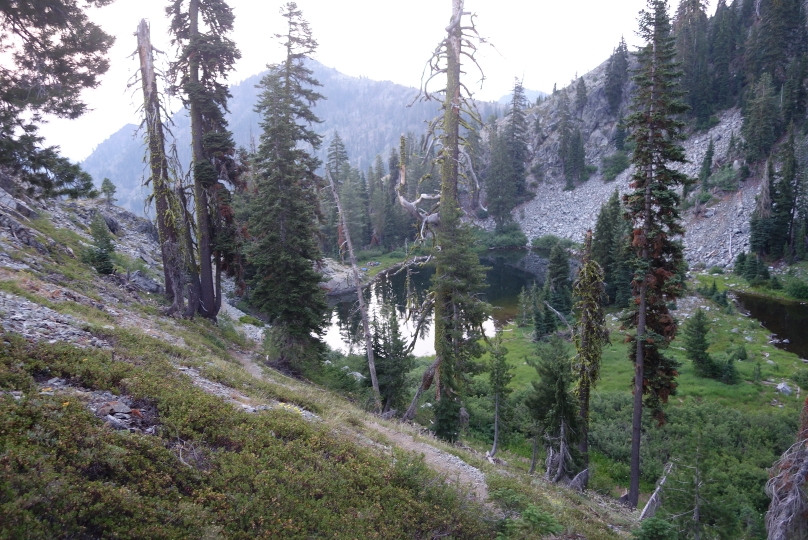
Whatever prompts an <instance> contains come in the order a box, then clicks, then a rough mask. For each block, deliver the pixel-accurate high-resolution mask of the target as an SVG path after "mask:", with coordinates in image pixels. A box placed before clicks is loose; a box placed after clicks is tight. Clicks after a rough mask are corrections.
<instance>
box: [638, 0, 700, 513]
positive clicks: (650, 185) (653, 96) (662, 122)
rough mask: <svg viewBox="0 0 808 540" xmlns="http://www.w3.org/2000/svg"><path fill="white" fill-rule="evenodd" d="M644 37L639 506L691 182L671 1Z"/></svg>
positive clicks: (668, 365)
mask: <svg viewBox="0 0 808 540" xmlns="http://www.w3.org/2000/svg"><path fill="white" fill-rule="evenodd" d="M639 22H640V31H639V34H640V35H641V36H642V37H643V39H644V40H645V42H646V45H645V46H643V47H642V48H640V50H639V51H638V54H637V56H638V61H639V69H638V71H637V73H636V75H635V78H634V80H635V82H636V85H637V92H636V94H635V98H634V102H633V109H634V112H633V113H632V115H631V116H630V117H629V119H628V126H629V128H631V129H632V133H631V138H632V139H633V140H634V142H635V143H636V148H635V150H634V154H633V157H632V161H633V163H634V167H635V172H634V175H633V177H632V184H631V186H632V188H633V191H632V192H631V193H629V194H627V195H626V196H625V204H626V212H627V214H628V216H629V217H630V219H631V221H632V226H633V229H634V233H633V239H632V246H633V249H634V252H635V254H636V257H637V259H636V267H635V275H634V281H633V283H632V287H633V291H634V297H635V300H636V309H635V311H634V313H633V314H632V316H631V317H630V321H629V322H630V323H631V324H632V325H633V326H636V329H637V330H636V334H635V335H634V336H632V346H631V347H630V349H629V350H630V352H631V354H632V356H633V358H634V368H635V369H634V414H633V420H632V439H631V440H632V451H631V482H630V486H629V494H628V502H629V504H630V505H631V506H636V505H637V500H638V497H639V488H640V435H641V429H642V409H643V397H646V399H645V405H646V406H647V407H649V408H650V409H651V412H652V414H653V415H654V416H655V417H656V418H657V420H658V421H660V422H662V421H664V413H663V411H662V404H663V403H664V402H665V401H667V398H668V396H669V395H671V394H672V393H674V392H675V389H676V383H675V382H674V379H675V377H676V375H677V373H676V365H677V364H676V362H675V361H674V360H672V359H670V358H667V357H665V356H664V354H663V349H664V348H665V347H666V346H667V344H668V343H669V342H670V341H671V340H672V339H673V338H674V336H675V335H676V322H675V321H674V320H673V318H672V317H671V316H670V315H669V313H668V308H667V302H668V301H669V300H670V299H673V298H676V297H677V296H678V295H679V294H680V286H679V285H678V282H677V279H676V276H677V274H678V273H679V271H680V267H681V265H682V247H681V244H680V243H679V242H677V241H676V237H677V236H680V235H682V234H683V232H684V230H683V228H682V226H681V220H680V217H679V212H678V206H679V196H678V195H677V193H676V188H677V186H681V185H682V184H684V183H685V182H686V176H685V175H684V174H682V173H680V172H677V171H674V170H672V169H671V168H670V167H669V166H668V163H670V162H674V163H676V162H678V163H682V162H684V161H685V156H684V150H683V149H682V147H681V146H680V144H679V141H680V140H682V139H683V135H682V129H683V124H682V122H681V121H680V120H677V119H676V118H677V117H678V116H679V115H681V114H682V113H684V112H686V111H687V106H686V105H685V104H683V103H682V102H681V101H680V96H681V91H680V90H679V89H678V85H677V79H678V76H679V73H678V72H677V70H676V64H675V61H674V57H675V49H674V43H673V39H672V37H671V33H670V21H669V19H668V13H667V3H666V2H665V0H648V4H647V9H646V10H644V11H642V12H641V13H640V21H639Z"/></svg>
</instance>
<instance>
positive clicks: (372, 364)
mask: <svg viewBox="0 0 808 540" xmlns="http://www.w3.org/2000/svg"><path fill="white" fill-rule="evenodd" d="M325 175H326V177H327V178H328V184H329V185H330V186H331V193H332V194H333V195H334V202H335V203H336V204H337V213H338V214H339V221H340V225H341V226H342V232H343V234H344V235H345V245H346V247H347V248H348V257H349V259H350V261H351V269H352V270H353V277H354V283H356V297H357V298H358V299H359V312H360V314H361V315H362V330H363V331H364V334H365V350H366V351H367V355H368V370H369V371H370V382H371V384H372V385H373V398H374V401H375V402H376V412H381V410H382V400H381V395H380V393H379V380H378V379H377V378H376V361H375V359H374V358H373V337H372V336H371V335H370V322H369V321H368V309H367V306H366V305H365V297H364V295H363V294H362V279H361V278H360V277H359V267H358V265H357V264H356V256H355V255H354V249H353V243H352V242H351V231H350V229H349V227H348V224H347V223H346V222H345V214H344V213H343V212H342V204H341V203H340V200H339V193H338V192H337V185H336V184H335V183H334V178H332V176H331V173H330V172H329V170H328V167H326V169H325ZM340 251H342V246H341V245H340Z"/></svg>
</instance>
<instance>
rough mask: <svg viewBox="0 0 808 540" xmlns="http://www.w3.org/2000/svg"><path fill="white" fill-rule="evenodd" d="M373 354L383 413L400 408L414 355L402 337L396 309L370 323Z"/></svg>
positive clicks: (403, 404)
mask: <svg viewBox="0 0 808 540" xmlns="http://www.w3.org/2000/svg"><path fill="white" fill-rule="evenodd" d="M373 355H374V359H375V364H376V376H377V377H378V381H379V393H380V395H381V399H382V403H383V404H384V409H383V412H388V411H390V410H394V409H395V410H401V409H402V408H403V407H404V406H406V399H407V396H406V391H407V387H408V385H407V379H408V375H409V373H410V371H412V368H413V367H415V357H414V356H413V355H412V354H410V353H409V351H408V350H407V342H406V340H405V339H404V338H403V337H402V336H401V330H400V329H399V324H398V317H397V316H396V310H395V309H391V310H390V315H389V317H388V318H387V320H386V321H384V322H383V323H379V322H377V321H374V322H373ZM365 371H366V372H367V369H365Z"/></svg>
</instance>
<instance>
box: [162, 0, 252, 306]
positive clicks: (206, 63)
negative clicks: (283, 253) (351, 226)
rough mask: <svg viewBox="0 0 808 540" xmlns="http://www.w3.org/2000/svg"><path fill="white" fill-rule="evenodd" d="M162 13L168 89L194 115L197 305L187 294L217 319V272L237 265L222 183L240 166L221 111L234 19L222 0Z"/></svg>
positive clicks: (181, 4) (178, 1) (234, 179)
mask: <svg viewBox="0 0 808 540" xmlns="http://www.w3.org/2000/svg"><path fill="white" fill-rule="evenodd" d="M166 13H167V15H168V16H169V18H170V20H171V23H170V33H171V35H172V40H171V42H172V45H174V46H176V47H177V48H178V57H177V59H176V60H175V61H174V62H172V63H171V66H170V70H169V71H170V76H171V78H172V79H173V82H174V87H173V91H175V92H177V93H178V94H180V96H181V97H182V100H183V104H184V105H185V107H186V108H187V109H188V112H189V115H190V117H191V146H192V154H193V157H192V160H193V163H192V166H191V173H192V177H193V194H194V204H195V215H196V234H197V243H196V244H197V249H198V258H197V260H196V264H198V268H199V273H198V275H196V272H195V270H194V273H193V274H192V275H191V276H190V281H191V286H192V287H193V288H195V289H196V291H197V292H198V294H194V295H193V296H194V298H195V299H198V305H197V306H195V305H193V304H194V302H192V301H191V300H190V299H189V304H190V306H189V311H191V310H197V311H198V313H199V314H200V315H202V316H203V317H207V318H211V319H215V318H216V315H217V313H218V311H219V307H220V306H221V301H222V291H221V289H220V284H221V271H222V269H223V267H230V268H233V267H234V266H235V265H237V264H238V262H237V260H238V255H237V253H236V252H235V251H234V246H233V242H232V241H227V240H228V238H227V237H228V236H233V235H234V224H233V222H232V219H231V218H232V216H233V211H232V208H231V205H230V192H229V191H228V189H227V184H230V185H234V186H238V185H239V179H238V176H239V175H240V168H239V165H238V164H237V163H236V160H235V159H234V155H235V143H234V142H233V136H232V133H231V132H230V131H229V129H228V128H227V120H226V118H225V113H227V100H228V98H229V97H230V91H229V90H228V87H227V82H226V79H227V76H228V74H229V73H230V71H232V70H233V67H234V65H235V63H236V61H237V60H238V59H239V58H241V53H240V52H239V51H238V49H237V48H236V45H235V43H233V41H231V40H230V39H229V38H228V37H227V35H228V34H229V33H230V32H232V31H233V23H234V20H235V18H234V15H233V10H232V8H230V6H228V5H227V3H225V2H224V0H187V5H186V3H185V1H184V0H175V1H174V2H172V3H171V4H170V5H169V7H168V8H167V10H166ZM196 264H192V265H191V267H192V268H194V269H195V268H196ZM233 269H234V268H233ZM234 270H235V269H234Z"/></svg>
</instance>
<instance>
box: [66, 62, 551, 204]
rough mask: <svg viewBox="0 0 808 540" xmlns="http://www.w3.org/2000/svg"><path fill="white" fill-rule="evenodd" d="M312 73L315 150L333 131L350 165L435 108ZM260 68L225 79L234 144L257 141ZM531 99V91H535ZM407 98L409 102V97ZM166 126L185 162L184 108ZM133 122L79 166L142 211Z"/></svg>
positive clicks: (367, 161)
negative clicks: (232, 81) (316, 85)
mask: <svg viewBox="0 0 808 540" xmlns="http://www.w3.org/2000/svg"><path fill="white" fill-rule="evenodd" d="M310 67H311V69H312V70H313V71H314V77H315V78H316V79H317V80H318V81H320V84H322V88H320V89H319V91H320V92H321V93H322V94H323V95H324V96H325V97H326V98H327V99H325V100H322V101H320V102H319V103H318V104H317V106H316V107H315V109H314V112H315V114H316V115H317V116H318V117H319V118H320V119H321V120H322V123H321V124H318V125H317V126H316V128H315V129H316V131H317V132H318V133H320V134H321V135H322V136H323V145H322V148H321V149H320V152H319V156H320V158H321V159H324V158H325V156H326V151H327V149H328V144H329V143H330V141H331V139H332V138H333V136H334V132H335V131H336V132H339V134H340V137H341V138H342V140H343V141H344V143H345V147H346V149H347V151H348V155H349V156H350V158H351V163H352V165H354V166H356V167H358V168H359V169H360V170H366V169H367V168H368V167H369V166H370V165H371V164H372V163H373V161H374V160H375V158H376V156H377V155H381V156H382V158H383V159H384V162H385V164H386V163H387V157H388V156H389V153H390V150H391V149H393V148H398V139H399V137H400V136H401V135H402V134H404V133H407V132H413V133H415V134H418V135H420V134H421V133H423V132H424V131H425V123H424V122H425V121H427V120H430V119H432V118H434V117H435V116H436V115H437V114H438V109H439V107H440V104H439V103H437V102H422V101H418V102H415V103H413V100H414V98H415V97H416V95H417V93H418V91H417V90H416V89H414V88H408V87H406V86H402V85H399V84H395V83H392V82H389V81H373V80H370V79H367V78H358V77H349V76H347V75H344V74H342V73H340V72H339V71H337V70H336V69H333V68H329V67H326V66H323V65H322V64H320V63H318V62H313V61H312V62H311V64H310ZM262 76H263V74H258V75H255V76H253V77H250V78H248V79H246V80H245V81H243V82H241V83H239V84H237V85H235V86H233V87H231V89H230V91H231V93H232V94H233V98H232V99H231V100H230V102H229V107H230V114H229V116H228V118H229V122H230V129H231V130H232V131H233V136H234V138H235V141H236V144H237V145H239V146H244V147H247V148H249V147H250V140H251V138H252V139H254V140H255V141H256V144H257V141H258V137H259V135H260V132H261V127H260V125H259V123H260V118H259V116H258V114H257V113H255V111H254V110H253V109H254V107H255V103H256V101H257V97H258V92H259V90H258V88H256V87H255V85H256V84H258V83H259V81H260V80H261V77H262ZM534 99H535V98H534ZM411 103H412V105H411V106H410V104H411ZM478 106H479V108H480V113H481V116H482V117H483V118H487V117H489V116H490V115H491V114H495V113H496V111H497V109H498V108H499V107H498V106H497V105H496V104H494V103H480V104H478ZM173 121H174V127H172V132H173V134H174V136H175V138H176V141H177V154H178V157H179V159H180V163H181V164H182V165H183V167H185V168H186V169H187V168H188V164H189V163H190V127H189V120H188V115H187V113H186V112H185V111H180V112H178V113H177V114H175V115H174V117H173ZM136 131H137V127H136V126H134V125H132V124H128V125H126V126H124V127H122V128H121V129H119V130H118V131H117V132H116V133H114V134H113V135H111V136H110V137H109V138H108V139H107V140H106V141H104V142H103V143H101V144H100V145H98V147H97V148H96V149H95V151H94V152H93V153H92V154H91V155H90V156H89V157H88V158H87V159H85V160H84V161H83V162H82V164H81V166H82V167H83V168H84V170H86V171H87V172H88V173H90V174H91V175H92V177H93V178H94V179H95V182H96V184H98V185H100V183H101V181H102V180H103V179H104V178H109V179H110V180H112V182H113V183H114V184H115V185H116V187H117V188H118V191H117V193H116V197H117V198H118V204H120V205H121V206H123V207H125V208H127V209H128V210H130V211H132V212H135V213H138V214H142V213H143V211H144V202H143V201H144V200H145V198H146V196H147V195H148V193H149V192H150V188H148V187H143V186H142V183H143V178H144V177H146V178H147V177H148V171H147V167H146V163H145V162H144V159H143V156H144V152H145V147H144V143H143V140H142V137H139V136H136Z"/></svg>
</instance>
